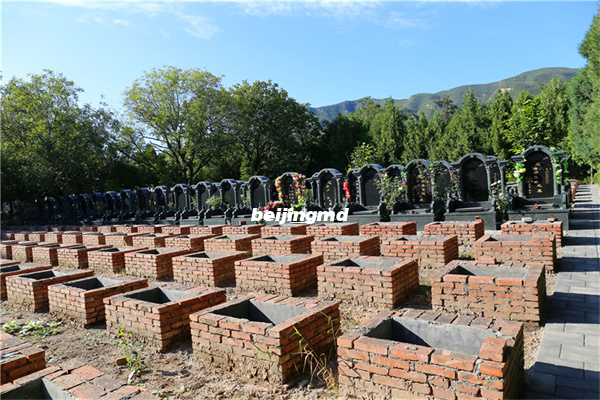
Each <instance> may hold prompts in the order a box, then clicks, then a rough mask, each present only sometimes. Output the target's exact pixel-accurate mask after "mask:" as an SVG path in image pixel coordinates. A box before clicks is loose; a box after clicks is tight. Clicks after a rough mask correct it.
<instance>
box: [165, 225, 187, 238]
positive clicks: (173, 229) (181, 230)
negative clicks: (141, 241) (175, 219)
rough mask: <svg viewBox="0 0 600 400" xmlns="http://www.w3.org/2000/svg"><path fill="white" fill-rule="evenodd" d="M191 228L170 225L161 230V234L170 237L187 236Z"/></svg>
mask: <svg viewBox="0 0 600 400" xmlns="http://www.w3.org/2000/svg"><path fill="white" fill-rule="evenodd" d="M191 229H192V227H191V226H180V225H170V226H165V227H164V228H162V233H168V234H169V235H171V236H177V235H189V234H190V231H191Z"/></svg>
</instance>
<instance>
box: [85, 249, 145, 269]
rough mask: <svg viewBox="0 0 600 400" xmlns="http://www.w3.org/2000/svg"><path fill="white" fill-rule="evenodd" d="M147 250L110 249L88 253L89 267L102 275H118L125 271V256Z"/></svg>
mask: <svg viewBox="0 0 600 400" xmlns="http://www.w3.org/2000/svg"><path fill="white" fill-rule="evenodd" d="M142 250H147V248H146V247H110V248H106V249H100V250H94V251H90V252H89V253H88V267H89V268H90V269H93V270H94V272H97V273H100V274H116V273H120V272H122V271H123V270H125V254H126V253H132V252H135V251H142Z"/></svg>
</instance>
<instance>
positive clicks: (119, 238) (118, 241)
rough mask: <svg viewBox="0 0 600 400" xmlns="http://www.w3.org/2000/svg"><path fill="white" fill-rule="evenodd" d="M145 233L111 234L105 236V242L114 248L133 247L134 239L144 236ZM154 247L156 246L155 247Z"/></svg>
mask: <svg viewBox="0 0 600 400" xmlns="http://www.w3.org/2000/svg"><path fill="white" fill-rule="evenodd" d="M143 235H145V234H144V233H116V232H115V233H109V234H105V236H104V241H105V242H106V244H108V245H111V246H114V247H122V246H133V245H134V244H133V238H134V237H136V236H143ZM153 247H154V246H153Z"/></svg>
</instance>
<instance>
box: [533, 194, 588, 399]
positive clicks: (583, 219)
mask: <svg viewBox="0 0 600 400" xmlns="http://www.w3.org/2000/svg"><path fill="white" fill-rule="evenodd" d="M565 244H566V245H565V247H564V252H563V258H562V262H561V265H560V268H559V271H558V273H557V281H556V289H555V292H554V294H553V295H552V296H551V297H550V299H549V302H548V315H547V322H546V325H545V329H544V334H543V337H542V342H541V344H540V349H539V352H538V356H537V360H536V363H535V364H534V366H533V372H532V374H531V377H530V380H529V386H528V391H527V393H526V395H525V398H526V399H600V383H599V382H600V325H599V323H600V188H599V187H598V186H596V185H593V186H591V185H580V186H579V188H578V190H577V201H576V203H575V207H574V209H573V218H572V219H571V227H570V230H569V233H568V236H567V237H566V239H565Z"/></svg>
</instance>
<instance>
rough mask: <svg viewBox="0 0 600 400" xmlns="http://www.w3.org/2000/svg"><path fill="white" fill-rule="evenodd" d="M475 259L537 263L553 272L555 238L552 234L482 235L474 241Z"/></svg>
mask: <svg viewBox="0 0 600 400" xmlns="http://www.w3.org/2000/svg"><path fill="white" fill-rule="evenodd" d="M474 250H475V260H476V261H482V262H486V260H489V259H495V260H497V261H501V262H524V263H531V262H533V263H538V264H542V265H544V266H545V267H546V271H547V272H550V273H554V272H555V268H554V266H555V262H556V240H555V238H554V235H484V236H482V237H481V238H480V239H479V240H477V241H476V242H475V245H474Z"/></svg>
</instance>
